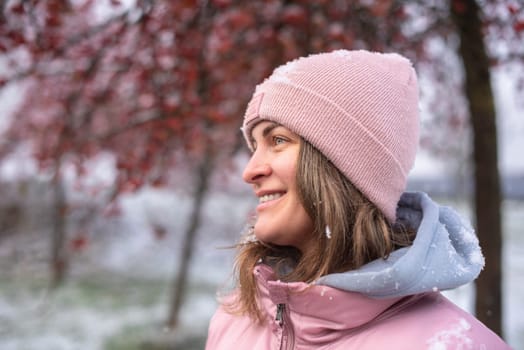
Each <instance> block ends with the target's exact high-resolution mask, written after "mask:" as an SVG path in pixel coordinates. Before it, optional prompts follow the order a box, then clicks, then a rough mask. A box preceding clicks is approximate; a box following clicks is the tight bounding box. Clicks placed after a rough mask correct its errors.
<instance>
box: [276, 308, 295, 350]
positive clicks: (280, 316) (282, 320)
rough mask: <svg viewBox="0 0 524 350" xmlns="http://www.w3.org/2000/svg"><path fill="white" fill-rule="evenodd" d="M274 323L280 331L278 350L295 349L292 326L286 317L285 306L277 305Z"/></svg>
mask: <svg viewBox="0 0 524 350" xmlns="http://www.w3.org/2000/svg"><path fill="white" fill-rule="evenodd" d="M275 321H276V322H277V323H278V325H279V326H280V328H281V329H282V337H281V338H280V350H284V349H285V350H288V349H293V348H294V347H295V335H294V330H293V325H292V324H291V321H290V320H289V318H288V317H287V313H286V304H277V314H276V316H275Z"/></svg>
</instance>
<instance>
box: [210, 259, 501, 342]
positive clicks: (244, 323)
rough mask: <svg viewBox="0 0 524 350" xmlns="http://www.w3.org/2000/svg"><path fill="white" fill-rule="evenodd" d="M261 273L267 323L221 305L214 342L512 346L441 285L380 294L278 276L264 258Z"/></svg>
mask: <svg viewBox="0 0 524 350" xmlns="http://www.w3.org/2000/svg"><path fill="white" fill-rule="evenodd" d="M255 274H256V276H257V281H258V284H259V287H260V292H261V294H260V301H261V306H262V308H263V310H264V312H265V313H266V315H267V317H266V319H265V321H264V323H263V324H260V325H257V324H255V323H254V322H253V321H252V320H251V319H250V318H249V317H247V316H236V315H231V314H229V313H227V312H226V311H225V310H224V309H223V308H222V307H220V308H219V309H218V311H217V312H216V314H215V315H214V316H213V319H212V320H211V324H210V327H209V335H208V340H207V345H206V350H233V349H242V350H272V349H275V350H280V349H296V350H299V349H330V350H337V349H344V350H347V349H357V350H379V349H388V350H394V349H399V350H400V349H402V350H406V349H409V350H410V349H415V350H416V349H428V350H459V349H460V350H469V349H475V350H506V349H510V348H509V347H508V345H506V344H505V343H504V342H503V341H502V340H501V339H500V338H499V337H498V336H497V335H496V334H494V333H493V332H492V331H490V330H489V329H488V328H486V327H485V326H484V325H483V324H482V323H480V322H479V321H478V320H477V319H475V318H474V317H473V316H471V315H470V314H468V313H467V312H465V311H463V310H462V309H460V308H459V307H457V306H455V305H454V304H453V303H451V302H450V301H448V300H447V299H446V298H445V297H443V296H442V295H441V294H440V293H438V292H432V293H425V294H419V295H415V296H408V297H398V298H390V299H372V298H369V297H366V296H364V295H362V294H359V293H354V292H347V291H342V290H339V289H335V288H332V287H327V286H321V285H308V284H305V283H283V282H279V281H272V280H271V279H272V276H273V271H272V270H271V268H270V267H268V266H266V265H259V266H257V267H256V269H255Z"/></svg>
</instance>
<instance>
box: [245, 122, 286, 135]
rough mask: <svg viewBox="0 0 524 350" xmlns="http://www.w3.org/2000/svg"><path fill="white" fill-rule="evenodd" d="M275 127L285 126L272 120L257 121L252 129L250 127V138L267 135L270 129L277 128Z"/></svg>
mask: <svg viewBox="0 0 524 350" xmlns="http://www.w3.org/2000/svg"><path fill="white" fill-rule="evenodd" d="M277 127H282V128H285V127H284V126H282V125H280V124H278V123H275V122H272V121H270V120H262V121H260V122H259V123H257V124H256V125H255V126H254V127H253V129H251V135H250V136H251V138H257V137H260V136H265V135H267V134H268V133H269V132H270V131H271V130H273V129H275V128H277Z"/></svg>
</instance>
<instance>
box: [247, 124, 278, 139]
mask: <svg viewBox="0 0 524 350" xmlns="http://www.w3.org/2000/svg"><path fill="white" fill-rule="evenodd" d="M279 126H281V125H280V124H278V123H275V122H271V124H269V125H268V126H266V127H265V128H264V130H262V137H263V138H264V137H266V136H267V135H268V134H269V133H270V132H271V131H273V129H275V128H278V127H279ZM249 141H250V142H251V143H256V140H255V138H254V137H253V134H251V135H250V136H249Z"/></svg>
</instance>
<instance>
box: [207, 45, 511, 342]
mask: <svg viewBox="0 0 524 350" xmlns="http://www.w3.org/2000/svg"><path fill="white" fill-rule="evenodd" d="M418 127H419V115H418V87H417V79H416V74H415V71H414V69H413V68H412V66H411V64H410V62H409V61H408V60H407V59H405V58H403V57H402V56H399V55H397V54H380V53H371V52H367V51H345V50H340V51H334V52H331V53H323V54H317V55H312V56H309V57H305V58H300V59H298V60H295V61H292V62H290V63H288V64H286V65H284V66H281V67H279V68H277V69H276V70H275V71H274V72H273V74H272V75H271V76H270V77H269V78H268V79H266V80H265V81H264V82H263V83H262V84H260V85H259V86H258V87H257V89H256V91H255V93H254V95H253V98H252V100H251V101H250V103H249V105H248V108H247V111H246V114H245V117H244V123H243V128H242V130H243V133H244V136H245V138H246V141H247V144H248V146H249V148H250V149H251V150H252V152H253V153H252V156H251V159H250V161H249V163H248V164H247V166H246V168H245V170H244V173H243V179H244V181H246V182H247V183H249V184H250V185H251V186H252V187H253V190H254V193H255V195H256V196H257V197H258V198H259V204H258V206H257V218H256V222H255V223H254V226H253V227H251V229H250V231H249V232H248V234H247V237H246V239H245V240H244V241H243V242H241V243H240V244H239V252H238V255H237V260H236V272H237V277H238V283H237V287H236V289H235V290H234V291H233V292H232V293H230V294H229V295H227V296H226V297H224V298H223V299H222V300H221V305H220V307H219V309H218V311H217V312H216V314H215V315H214V317H213V319H212V321H211V324H210V328H209V336H208V341H207V346H206V349H216V350H221V349H224V350H225V349H227V350H230V349H250V350H252V349H359V350H366V349H372V350H376V349H433V350H436V349H497V350H499V349H508V348H509V347H508V346H507V345H506V344H504V342H503V341H502V340H501V339H500V338H499V337H498V336H497V335H495V334H494V333H493V332H491V331H490V330H489V329H487V328H486V327H485V326H484V325H483V324H482V323H480V322H479V321H478V320H477V319H475V318H474V317H473V316H471V315H469V314H468V313H466V312H464V311H462V310H461V309H460V308H458V307H457V306H455V305H453V304H452V303H451V302H450V301H448V300H447V299H445V298H444V297H443V296H442V295H441V294H440V293H439V290H442V289H450V288H455V287H457V286H459V285H462V284H465V283H468V282H470V281H472V280H473V279H475V278H476V277H477V275H478V274H479V272H480V270H481V269H482V267H483V264H484V260H483V257H482V254H481V252H480V248H479V246H478V241H477V238H476V236H475V235H474V233H473V230H472V229H471V228H470V226H469V225H468V224H467V223H466V222H465V221H463V220H462V219H461V218H460V217H459V216H458V215H457V214H456V213H455V212H454V211H453V210H452V209H450V208H445V207H440V206H438V205H437V204H436V203H434V202H433V201H432V200H431V199H430V198H429V197H428V196H427V195H425V194H423V193H403V191H404V190H405V187H406V178H407V174H408V172H409V170H410V169H411V167H412V165H413V162H414V159H415V153H416V149H417V144H418Z"/></svg>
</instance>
